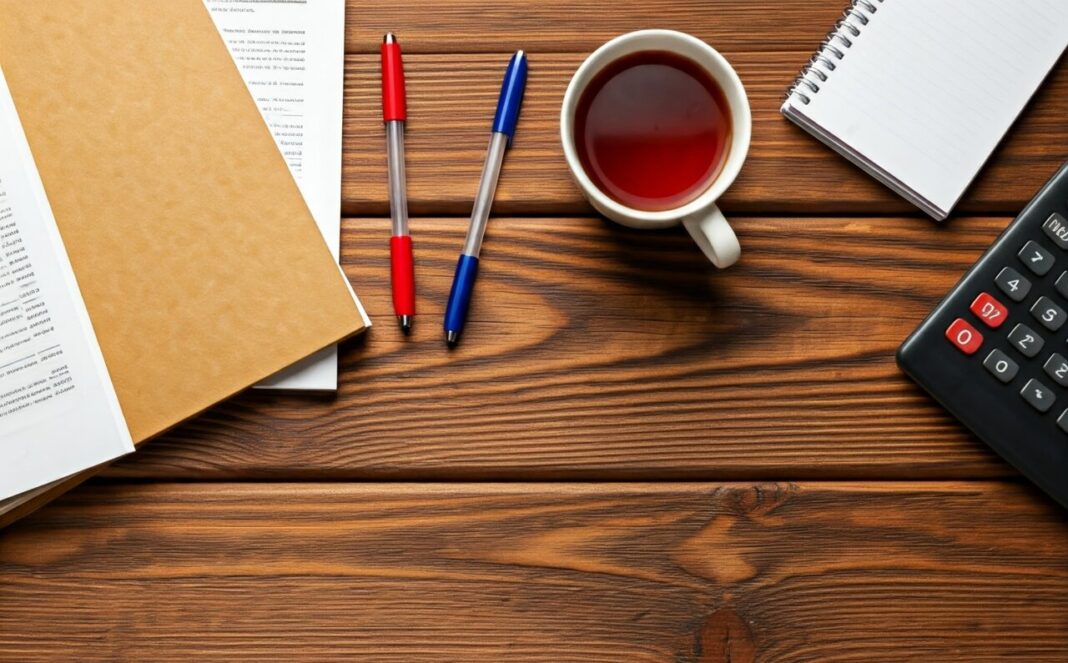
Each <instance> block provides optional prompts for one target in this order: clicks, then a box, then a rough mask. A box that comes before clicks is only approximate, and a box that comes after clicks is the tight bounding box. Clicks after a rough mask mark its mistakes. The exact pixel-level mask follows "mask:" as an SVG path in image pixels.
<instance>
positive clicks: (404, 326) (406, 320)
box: [397, 315, 412, 336]
mask: <svg viewBox="0 0 1068 663" xmlns="http://www.w3.org/2000/svg"><path fill="white" fill-rule="evenodd" d="M397 322H398V323H400V328H401V331H402V332H404V335H405V336H407V335H408V334H411V333H412V316H410V315H398V316H397Z"/></svg>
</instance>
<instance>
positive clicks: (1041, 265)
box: [1016, 240, 1053, 276]
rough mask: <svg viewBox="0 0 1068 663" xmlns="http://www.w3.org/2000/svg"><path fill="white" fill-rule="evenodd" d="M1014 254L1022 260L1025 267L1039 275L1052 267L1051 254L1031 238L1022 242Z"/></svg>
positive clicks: (1044, 273) (1043, 274)
mask: <svg viewBox="0 0 1068 663" xmlns="http://www.w3.org/2000/svg"><path fill="white" fill-rule="evenodd" d="M1016 255H1017V256H1019V258H1020V260H1021V261H1023V264H1025V265H1027V269H1030V270H1031V271H1032V272H1034V273H1035V274H1038V275H1039V276H1045V275H1046V274H1047V273H1048V272H1049V270H1051V269H1053V254H1052V253H1050V252H1049V251H1047V250H1046V249H1044V248H1042V247H1041V246H1040V245H1039V244H1038V242H1035V241H1033V240H1032V241H1029V242H1028V243H1027V244H1024V247H1023V248H1022V249H1020V252H1019V253H1017V254H1016Z"/></svg>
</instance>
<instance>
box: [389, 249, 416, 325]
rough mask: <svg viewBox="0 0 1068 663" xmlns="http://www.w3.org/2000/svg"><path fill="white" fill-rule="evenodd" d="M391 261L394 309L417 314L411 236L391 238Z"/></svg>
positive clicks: (400, 313) (401, 312)
mask: <svg viewBox="0 0 1068 663" xmlns="http://www.w3.org/2000/svg"><path fill="white" fill-rule="evenodd" d="M389 263H390V270H391V275H392V277H393V311H394V313H396V314H397V315H415V259H414V258H413V257H412V238H411V237H409V236H408V235H403V236H394V237H390V238H389Z"/></svg>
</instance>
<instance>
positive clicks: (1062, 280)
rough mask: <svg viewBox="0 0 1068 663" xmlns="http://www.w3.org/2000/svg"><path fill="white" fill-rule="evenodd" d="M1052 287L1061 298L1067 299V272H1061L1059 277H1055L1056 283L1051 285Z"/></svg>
mask: <svg viewBox="0 0 1068 663" xmlns="http://www.w3.org/2000/svg"><path fill="white" fill-rule="evenodd" d="M1053 287H1055V288H1056V289H1057V292H1058V293H1060V295H1061V297H1064V298H1065V299H1068V272H1061V275H1060V276H1058V277H1057V282H1056V283H1054V284H1053Z"/></svg>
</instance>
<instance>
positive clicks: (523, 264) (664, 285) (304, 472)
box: [109, 218, 1011, 480]
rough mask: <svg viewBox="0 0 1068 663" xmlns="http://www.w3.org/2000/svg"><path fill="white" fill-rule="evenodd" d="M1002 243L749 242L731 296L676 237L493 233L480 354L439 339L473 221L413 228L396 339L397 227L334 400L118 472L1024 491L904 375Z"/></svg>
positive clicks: (782, 221) (265, 401)
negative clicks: (962, 285) (410, 289)
mask: <svg viewBox="0 0 1068 663" xmlns="http://www.w3.org/2000/svg"><path fill="white" fill-rule="evenodd" d="M1006 222H1007V220H1006V219H997V218H969V219H958V220H956V221H954V222H951V223H949V224H947V225H946V226H944V227H936V226H935V225H933V224H932V223H931V222H929V221H927V220H924V219H916V218H914V219H901V218H884V219H817V218H810V219H797V218H760V219H752V218H749V219H747V218H739V219H737V227H738V231H739V234H740V236H741V239H742V243H743V246H744V252H743V257H742V261H741V263H740V264H739V265H738V266H736V267H735V268H732V269H731V270H728V271H726V272H716V271H715V270H714V268H712V267H711V266H710V265H708V264H707V263H706V262H705V261H704V258H703V257H702V256H701V255H700V254H699V253H698V251H697V250H696V248H694V247H693V246H692V244H691V243H690V241H689V239H688V237H686V236H685V233H684V232H683V231H682V230H681V229H680V230H674V231H667V232H652V233H643V232H639V231H628V230H624V229H622V228H617V227H614V226H609V225H608V224H606V223H604V222H602V221H599V220H596V219H536V218H524V219H514V218H495V219H493V221H492V223H491V224H490V229H489V233H488V238H487V242H486V247H485V252H484V254H483V257H484V260H483V262H482V273H481V275H480V280H479V284H478V291H477V293H476V297H475V301H474V304H473V308H472V311H471V316H470V323H469V326H468V329H467V331H466V334H465V338H464V339H463V343H462V344H461V346H460V347H459V348H457V349H456V350H455V351H452V352H450V351H448V350H447V349H446V348H445V346H444V343H443V342H442V337H441V335H442V332H441V326H440V325H441V316H442V310H443V305H444V301H445V299H446V295H447V293H448V288H449V285H450V283H451V277H452V271H453V268H454V266H455V260H456V255H457V252H458V250H459V247H460V245H461V244H462V242H463V236H464V233H465V231H466V222H465V220H463V219H423V218H418V219H415V220H414V221H413V232H414V235H415V243H416V256H417V260H418V267H417V279H418V290H419V311H420V317H419V318H418V319H417V322H416V329H415V332H414V335H413V336H412V337H411V338H409V339H404V337H402V336H401V335H400V333H399V331H398V330H397V329H396V327H395V324H394V321H393V318H392V310H391V305H390V296H389V283H388V274H389V269H388V251H387V250H386V245H387V237H388V235H389V230H388V222H387V221H386V220H384V219H350V220H346V221H345V223H344V241H343V246H344V255H343V262H344V263H345V267H346V270H347V272H348V274H349V276H350V278H351V279H352V282H353V283H354V284H355V286H356V288H357V289H358V291H359V293H360V295H361V297H362V298H363V301H364V302H365V304H366V306H367V308H368V310H369V312H370V314H371V316H372V318H373V319H374V321H375V327H374V328H373V329H372V330H371V331H370V332H369V334H368V335H367V337H366V339H364V340H361V341H358V342H356V343H352V344H348V345H346V346H345V347H344V348H343V351H342V355H341V364H342V370H341V389H340V392H339V394H338V395H337V397H336V399H335V398H314V397H307V396H298V395H278V394H262V393H255V394H246V395H244V396H241V397H239V398H237V399H235V400H233V401H232V402H230V403H229V404H226V405H224V406H221V407H219V408H216V409H214V410H212V411H210V412H209V413H208V414H206V415H204V416H202V417H200V418H198V419H196V420H195V421H193V422H191V423H189V424H188V425H185V426H183V427H181V428H180V429H178V430H176V431H174V432H172V433H171V434H169V435H167V436H166V437H164V438H162V439H160V440H157V441H154V442H153V443H151V444H149V445H148V446H147V447H146V448H145V449H143V450H141V451H140V452H139V453H138V454H137V455H136V456H135V457H133V458H131V459H129V460H127V461H124V462H121V463H119V464H118V465H116V466H115V467H114V468H113V469H112V470H110V471H109V475H110V476H113V477H114V476H120V477H130V478H138V479H146V478H153V479H198V478H211V479H227V478H241V479H247V478H271V479H294V478H301V479H316V478H330V479H373V480H382V479H406V480H427V479H443V480H445V479H447V480H457V479H479V480H484V479H509V480H512V479H520V480H522V479H534V478H536V479H539V480H541V479H565V478H566V479H590V480H602V479H642V480H651V479H686V478H691V479H735V478H747V479H748V478H768V477H774V478H786V479H799V478H862V477H870V478H914V477H927V478H968V477H991V476H1006V475H1009V474H1011V470H1010V469H1009V468H1008V466H1006V465H1005V464H1004V463H1002V462H1001V461H1000V460H998V459H997V458H996V457H995V456H994V455H993V454H992V453H991V452H989V451H988V450H987V449H986V447H985V446H983V445H982V444H980V443H979V442H977V441H976V440H974V439H972V438H971V437H970V436H969V435H968V434H966V433H965V432H964V430H963V429H962V428H961V427H960V426H959V425H958V424H957V423H956V422H955V421H954V420H953V419H952V418H951V417H950V416H949V415H948V414H946V413H945V412H944V411H943V410H942V409H941V408H939V407H938V406H937V405H935V404H934V403H933V402H932V401H931V400H930V399H929V398H928V397H927V396H926V395H925V394H923V393H921V391H920V390H919V389H918V388H917V387H915V386H914V385H913V384H912V383H911V382H909V381H908V380H907V379H906V378H905V377H904V376H903V375H902V374H901V373H900V371H899V370H898V369H897V367H896V366H895V365H894V360H893V354H894V351H895V350H896V348H897V346H898V345H899V344H900V343H901V341H903V340H904V338H905V337H906V336H907V335H908V333H909V332H910V331H911V330H912V329H913V328H914V327H915V325H917V324H918V323H919V321H920V320H921V319H922V318H923V317H924V316H925V315H926V314H927V313H928V312H929V310H930V309H931V308H932V307H933V306H934V304H935V303H937V301H938V300H939V299H940V298H941V297H942V295H943V294H944V293H945V292H946V291H947V290H948V289H949V288H950V287H951V286H952V285H953V283H954V282H955V280H956V279H957V278H958V277H959V276H960V275H961V274H962V273H963V272H964V270H965V269H966V268H967V267H968V266H969V265H970V264H971V263H972V262H973V261H974V260H975V259H976V258H977V257H978V255H979V254H980V253H981V251H982V250H983V248H984V247H985V246H986V245H987V244H988V243H989V242H990V241H992V239H993V238H994V236H995V235H996V234H997V233H998V232H999V231H1000V230H1001V228H1002V227H1004V225H1005V223H1006Z"/></svg>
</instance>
